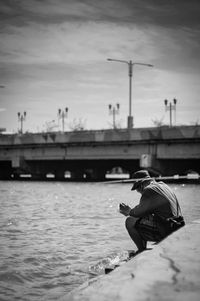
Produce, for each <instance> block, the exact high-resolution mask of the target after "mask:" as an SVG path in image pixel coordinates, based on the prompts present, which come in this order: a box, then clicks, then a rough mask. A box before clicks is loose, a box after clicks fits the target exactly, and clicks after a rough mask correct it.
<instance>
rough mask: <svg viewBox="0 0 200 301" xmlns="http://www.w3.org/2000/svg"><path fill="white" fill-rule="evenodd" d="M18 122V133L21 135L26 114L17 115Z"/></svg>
mask: <svg viewBox="0 0 200 301" xmlns="http://www.w3.org/2000/svg"><path fill="white" fill-rule="evenodd" d="M17 115H18V121H19V122H20V128H21V129H20V133H21V134H23V122H24V121H25V120H26V112H24V113H23V114H21V113H20V112H18V113H17Z"/></svg>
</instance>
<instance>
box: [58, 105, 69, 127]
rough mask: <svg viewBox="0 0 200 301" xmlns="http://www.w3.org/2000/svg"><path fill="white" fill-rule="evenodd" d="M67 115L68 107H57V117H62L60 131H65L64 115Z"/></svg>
mask: <svg viewBox="0 0 200 301" xmlns="http://www.w3.org/2000/svg"><path fill="white" fill-rule="evenodd" d="M67 115H68V108H67V107H66V108H65V110H61V109H58V119H62V131H63V132H64V131H65V117H67Z"/></svg>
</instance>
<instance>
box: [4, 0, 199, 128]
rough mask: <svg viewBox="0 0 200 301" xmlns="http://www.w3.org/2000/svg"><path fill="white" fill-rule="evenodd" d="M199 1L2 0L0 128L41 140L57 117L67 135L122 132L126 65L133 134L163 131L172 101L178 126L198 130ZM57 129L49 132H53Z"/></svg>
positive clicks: (125, 109)
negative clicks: (74, 128) (112, 111)
mask: <svg viewBox="0 0 200 301" xmlns="http://www.w3.org/2000/svg"><path fill="white" fill-rule="evenodd" d="M199 46H200V2H199V0H190V1H188V0H171V1H170V0H101V1H99V0H82V1H81V0H44V1H42V0H40V1H39V0H0V87H1V88H0V127H5V128H6V129H7V130H8V131H10V132H13V131H14V132H16V131H17V129H18V128H19V122H18V119H17V112H20V113H23V112H24V111H26V112H27V118H26V121H25V122H24V130H28V131H42V130H45V128H46V123H47V122H51V121H52V120H55V124H57V120H58V119H57V112H58V109H59V108H60V109H61V110H64V109H65V107H68V108H69V112H68V117H67V118H66V126H65V129H66V130H69V129H70V125H71V124H72V123H73V122H74V120H76V121H78V120H81V122H82V123H84V125H85V127H86V129H106V128H110V127H111V125H112V115H109V112H108V105H109V104H112V105H116V103H119V104H120V112H119V115H117V116H116V120H117V123H118V124H119V125H121V127H126V126H127V115H128V111H129V99H128V98H129V78H128V65H126V64H123V63H117V62H109V61H107V58H113V59H119V60H126V61H129V60H132V61H133V62H140V63H147V64H153V65H154V67H153V68H150V67H146V66H139V65H135V66H134V69H133V95H132V105H133V111H132V113H133V116H134V126H135V127H146V126H153V125H154V123H153V121H155V120H157V121H162V122H163V123H165V124H169V112H165V106H164V99H168V100H169V101H171V102H173V99H174V98H176V99H177V101H178V102H177V113H176V122H177V124H187V125H191V124H195V123H197V122H198V123H200V47H199ZM55 129H56V128H55Z"/></svg>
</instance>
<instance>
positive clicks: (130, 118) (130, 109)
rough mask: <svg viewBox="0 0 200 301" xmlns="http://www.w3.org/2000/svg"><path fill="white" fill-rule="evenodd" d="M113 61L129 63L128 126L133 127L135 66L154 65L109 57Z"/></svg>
mask: <svg viewBox="0 0 200 301" xmlns="http://www.w3.org/2000/svg"><path fill="white" fill-rule="evenodd" d="M107 60H108V61H111V62H119V63H125V64H127V65H128V76H129V115H128V118H127V127H128V129H131V128H132V127H133V116H132V76H133V66H134V65H142V66H147V67H153V65H151V64H143V63H134V62H132V61H131V60H130V61H125V60H116V59H110V58H108V59H107Z"/></svg>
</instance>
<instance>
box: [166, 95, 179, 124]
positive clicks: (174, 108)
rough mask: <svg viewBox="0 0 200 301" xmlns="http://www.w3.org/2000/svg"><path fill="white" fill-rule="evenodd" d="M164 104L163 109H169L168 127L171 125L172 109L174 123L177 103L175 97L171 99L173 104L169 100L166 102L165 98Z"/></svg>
mask: <svg viewBox="0 0 200 301" xmlns="http://www.w3.org/2000/svg"><path fill="white" fill-rule="evenodd" d="M164 104H165V111H169V124H170V127H172V110H174V121H175V124H176V104H177V99H176V98H174V99H173V104H172V103H171V101H170V102H169V104H168V100H167V99H165V100H164Z"/></svg>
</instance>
